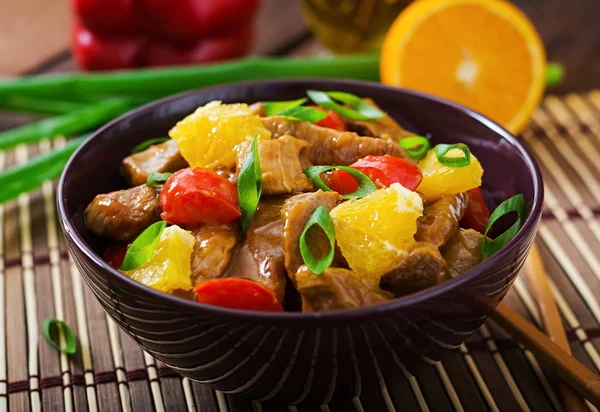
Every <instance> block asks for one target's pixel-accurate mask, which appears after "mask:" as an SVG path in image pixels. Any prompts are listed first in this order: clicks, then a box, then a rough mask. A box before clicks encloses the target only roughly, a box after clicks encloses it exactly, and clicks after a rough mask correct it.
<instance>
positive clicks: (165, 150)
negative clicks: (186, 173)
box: [121, 140, 188, 186]
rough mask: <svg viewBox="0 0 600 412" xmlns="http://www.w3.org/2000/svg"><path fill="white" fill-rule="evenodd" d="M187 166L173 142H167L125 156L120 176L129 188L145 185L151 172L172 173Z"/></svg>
mask: <svg viewBox="0 0 600 412" xmlns="http://www.w3.org/2000/svg"><path fill="white" fill-rule="evenodd" d="M187 166H188V164H187V162H186V161H185V160H184V159H183V157H182V156H181V153H180V152H179V147H177V143H176V142H175V140H167V141H166V142H164V143H161V144H157V145H154V146H150V147H149V148H148V149H146V150H144V151H143V152H139V153H134V154H132V155H130V156H127V157H126V158H125V159H123V160H122V161H121V174H122V175H123V176H124V177H125V179H127V181H128V182H129V184H130V185H131V186H138V185H141V184H144V183H146V180H148V175H149V174H150V173H151V172H160V173H165V172H171V173H173V172H176V171H178V170H180V169H183V168H184V167H187Z"/></svg>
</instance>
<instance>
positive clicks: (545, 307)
mask: <svg viewBox="0 0 600 412" xmlns="http://www.w3.org/2000/svg"><path fill="white" fill-rule="evenodd" d="M524 269H525V274H526V275H527V280H528V283H529V287H530V288H531V290H532V292H533V294H534V295H535V298H536V300H537V302H538V305H539V308H540V315H541V318H542V325H543V326H544V329H545V330H546V333H547V334H548V336H549V337H550V339H551V340H552V341H553V342H554V343H556V344H557V345H558V346H560V348H561V349H563V350H564V351H565V352H567V353H568V354H571V347H570V346H569V341H568V340H567V334H566V333H565V329H564V326H563V323H562V320H561V318H560V313H559V311H558V307H557V306H556V302H555V300H554V296H552V291H551V290H550V285H549V284H548V273H547V272H546V269H545V268H544V264H543V262H542V257H541V255H540V251H539V249H538V247H537V245H536V244H535V243H534V244H533V246H532V247H531V252H529V257H528V258H527V260H526V261H525V266H524ZM560 394H561V397H562V400H563V404H564V407H565V410H567V411H575V412H583V411H588V410H589V409H588V407H587V405H586V404H585V400H584V399H583V398H582V397H581V396H579V395H578V394H577V393H576V392H575V391H574V390H573V389H571V387H569V386H568V385H566V384H565V383H564V382H561V383H560Z"/></svg>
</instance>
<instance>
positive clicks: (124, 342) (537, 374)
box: [0, 0, 600, 412]
mask: <svg viewBox="0 0 600 412" xmlns="http://www.w3.org/2000/svg"><path fill="white" fill-rule="evenodd" d="M215 1H216V0H215ZM67 3H68V0H0V76H10V75H18V74H26V73H27V74H33V73H45V72H54V71H66V70H74V66H73V63H72V61H71V59H70V56H69V53H68V25H69V19H70V16H69V14H68V11H67ZM518 3H519V5H520V6H521V7H522V8H523V9H524V10H525V11H526V13H527V14H528V15H529V16H530V17H532V18H533V20H534V22H535V23H536V25H537V26H538V28H539V30H540V32H541V33H542V35H543V37H544V39H545V41H546V44H547V47H548V50H549V53H548V54H549V56H550V59H551V60H559V61H561V62H563V63H564V64H565V65H566V66H567V70H568V74H567V78H566V81H565V83H563V85H562V86H561V88H560V89H557V92H558V93H562V92H573V91H582V93H578V94H568V95H566V96H564V97H561V98H557V97H554V96H547V98H546V99H545V101H544V103H543V105H542V107H541V108H540V110H538V112H536V114H535V116H534V119H533V121H532V124H531V126H530V128H529V129H527V130H526V131H525V132H524V133H523V135H522V136H521V139H522V140H523V141H524V142H525V144H526V145H527V146H528V148H529V150H530V151H531V152H532V153H533V154H534V155H535V157H536V158H537V160H538V162H539V163H540V166H541V168H542V171H543V174H544V179H545V182H546V186H547V191H546V206H547V212H546V213H545V214H544V218H543V222H542V225H541V228H540V232H539V233H540V235H539V238H540V247H541V251H542V254H543V257H544V262H545V264H546V265H547V268H548V271H549V272H550V276H551V278H552V279H551V286H552V291H553V294H554V296H555V298H556V299H557V302H558V304H559V309H560V311H561V314H562V316H563V321H564V323H565V325H567V329H568V336H569V341H570V344H571V348H572V350H573V353H574V355H575V356H576V357H577V358H578V359H580V360H581V361H582V362H584V363H585V364H586V366H588V367H589V368H592V369H593V370H595V371H596V372H598V371H600V307H599V306H598V299H597V296H598V292H599V291H600V262H599V261H598V258H597V251H598V250H600V229H599V228H600V226H598V216H599V215H600V184H599V183H598V182H599V181H600V166H599V164H600V162H598V159H600V91H592V92H590V90H591V89H593V88H598V87H600V41H599V39H600V24H598V23H597V20H599V19H598V17H600V12H599V11H600V1H598V0H570V1H569V2H567V1H566V0H518ZM257 26H258V37H257V41H256V44H255V47H254V50H253V53H255V54H274V55H290V54H292V55H313V54H315V53H319V52H322V48H321V47H320V46H319V45H318V42H316V41H315V40H314V39H313V38H312V37H311V36H310V33H309V31H308V29H307V27H306V26H305V25H304V23H303V22H302V19H301V16H300V13H299V7H298V2H297V1H292V0H263V8H262V11H261V15H260V17H259V21H258V24H257ZM28 120H30V117H29V116H24V115H16V114H14V113H1V112H0V130H3V129H6V128H9V127H12V126H15V125H18V124H22V123H24V122H26V121H28ZM59 144H60V141H56V142H55V143H54V145H55V147H56V145H59ZM49 148H50V143H49V142H48V141H45V142H42V143H41V144H40V145H32V146H29V147H27V148H25V147H21V148H19V150H16V151H9V152H6V153H5V152H2V151H0V169H2V168H4V167H10V166H11V165H14V164H15V163H16V162H19V161H25V160H26V159H27V158H28V157H32V156H35V155H36V154H38V153H39V152H40V151H42V152H43V151H47V150H49ZM0 190H1V188H0ZM53 204H54V202H53V191H52V185H51V184H47V185H45V187H44V188H43V190H37V191H35V192H33V193H31V194H29V195H25V196H22V197H21V198H20V199H19V201H11V202H8V203H6V204H5V205H0V411H4V410H10V411H24V410H30V409H31V410H36V411H37V410H41V409H43V410H45V411H48V410H57V411H58V410H65V409H69V410H75V411H86V410H95V411H98V410H99V411H119V410H122V411H131V410H133V411H148V410H156V411H164V410H169V411H179V410H188V411H201V412H206V411H209V412H240V411H243V412H250V411H253V412H258V411H265V412H268V411H272V410H275V411H289V412H316V411H330V410H331V411H344V412H345V411H349V410H355V411H357V412H363V411H368V412H370V411H375V412H379V411H396V410H409V411H416V410H420V411H427V410H432V411H463V410H466V411H481V410H491V411H498V410H499V411H510V412H512V411H517V410H526V411H529V410H533V411H544V412H545V411H553V410H554V411H561V410H562V406H561V405H560V401H559V399H558V389H557V379H556V376H555V375H554V374H553V372H552V371H551V370H548V369H547V368H546V367H544V366H543V365H540V364H539V363H538V362H537V360H536V359H535V358H534V357H533V356H532V355H531V353H529V352H528V351H525V350H523V349H522V348H521V347H520V346H519V345H518V344H517V343H516V342H515V341H513V340H512V339H511V338H510V336H508V335H507V334H506V333H505V332H503V331H502V330H501V329H500V328H498V327H497V325H495V324H494V323H493V322H487V323H486V324H485V325H484V326H483V327H482V328H481V330H480V331H478V332H477V333H476V334H474V335H473V336H471V337H470V338H469V339H468V341H467V342H466V344H465V345H462V346H461V347H460V350H459V351H457V352H456V353H455V354H453V355H452V356H449V357H448V358H446V359H444V361H443V362H441V363H439V364H437V365H435V366H432V367H430V368H425V369H423V370H421V371H418V372H416V373H415V375H411V374H410V373H408V372H407V374H406V375H405V377H406V381H402V382H400V383H398V384H394V385H388V384H386V380H385V378H386V368H385V365H381V369H382V373H383V379H382V381H381V382H380V386H381V390H380V391H379V392H377V393H362V394H361V395H360V397H359V398H356V399H354V400H352V402H348V403H345V404H342V405H321V406H302V407H295V406H290V407H287V406H281V405H269V404H264V403H263V404H261V403H257V402H252V403H251V402H249V401H245V400H240V399H238V398H235V397H231V396H228V395H225V394H223V393H221V392H215V391H212V390H211V389H209V388H208V387H206V386H204V385H200V384H197V383H192V382H190V381H188V380H187V379H182V378H181V377H180V376H178V375H177V374H176V373H174V372H173V371H171V370H170V369H168V368H167V367H165V366H164V365H162V364H160V363H157V362H155V361H154V360H153V359H152V358H151V357H149V356H148V355H145V354H144V353H143V352H142V351H141V350H140V348H139V347H138V346H137V344H135V343H134V342H133V341H132V340H131V339H129V337H127V336H126V335H125V334H124V333H123V332H121V331H119V329H118V328H117V327H116V326H115V324H114V323H113V322H112V321H111V320H110V319H108V317H107V316H106V315H105V313H104V311H103V310H102V308H101V307H100V306H99V304H98V303H97V301H96V300H95V298H94V296H93V295H92V293H91V292H90V290H89V289H88V288H87V287H85V285H83V284H82V282H81V278H80V277H79V275H78V274H77V271H76V269H74V266H73V265H72V263H71V262H70V260H69V258H68V255H67V253H66V250H65V245H64V241H63V239H62V237H61V236H59V235H58V234H59V232H58V231H59V229H58V227H57V226H56V220H55V218H54V213H55V211H54V208H53ZM26 262H33V264H34V267H33V268H32V267H31V266H30V265H31V263H29V264H26ZM28 265H29V266H28ZM505 302H506V303H508V304H509V305H511V306H512V307H513V308H515V309H516V310H517V311H519V312H520V313H521V314H523V315H524V316H526V317H527V318H528V319H529V320H530V321H531V322H536V320H538V318H539V313H538V309H537V306H536V302H535V300H534V299H533V298H532V295H531V291H530V289H529V288H528V286H527V284H526V282H524V278H523V277H521V278H519V280H518V281H517V283H516V284H515V286H514V287H513V288H512V290H511V292H509V294H508V296H507V298H506V299H505ZM59 308H60V311H62V313H63V315H62V316H60V315H59V314H58V313H59ZM48 316H59V317H62V318H63V319H65V320H66V322H67V323H68V324H69V325H71V326H72V327H73V329H74V331H75V333H76V334H77V336H78V338H79V341H80V349H81V350H80V351H78V353H77V355H76V356H74V357H72V358H71V359H70V361H66V359H62V358H59V357H58V356H57V353H56V351H54V350H53V349H51V348H50V347H49V346H48V345H47V344H46V343H45V342H44V341H43V339H41V340H39V341H38V339H40V337H39V331H38V328H39V324H41V321H42V319H44V318H45V317H48ZM65 382H66V383H65ZM593 410H595V409H592V411H593Z"/></svg>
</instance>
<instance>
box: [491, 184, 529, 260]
mask: <svg viewBox="0 0 600 412" xmlns="http://www.w3.org/2000/svg"><path fill="white" fill-rule="evenodd" d="M511 212H517V216H518V218H517V221H516V222H515V223H513V225H512V226H511V227H510V228H508V230H506V232H504V233H502V234H501V235H499V236H498V237H496V239H494V240H492V241H489V240H488V237H487V234H488V232H489V230H490V228H491V227H492V225H493V224H494V223H495V222H496V221H497V220H498V219H500V218H501V217H502V216H504V215H507V214H509V213H511ZM524 221H525V199H524V197H523V195H522V194H518V195H515V196H513V197H511V198H510V199H506V200H505V201H504V202H502V203H500V204H499V205H498V207H497V208H496V210H494V212H493V213H492V214H491V216H490V219H489V220H488V223H487V226H486V228H485V233H484V234H483V241H482V243H481V257H482V258H483V260H485V259H487V258H489V257H490V256H492V255H493V254H494V253H496V252H497V251H499V250H500V249H501V248H502V247H504V246H505V245H506V244H507V243H508V242H510V241H511V239H512V238H514V237H515V236H516V235H517V233H518V232H519V230H520V229H521V227H522V226H523V223H524Z"/></svg>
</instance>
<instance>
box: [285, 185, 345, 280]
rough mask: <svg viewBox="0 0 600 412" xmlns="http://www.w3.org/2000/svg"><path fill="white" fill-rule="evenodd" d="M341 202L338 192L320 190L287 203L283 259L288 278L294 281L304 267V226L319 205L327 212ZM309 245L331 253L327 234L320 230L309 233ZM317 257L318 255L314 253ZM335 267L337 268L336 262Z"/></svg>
mask: <svg viewBox="0 0 600 412" xmlns="http://www.w3.org/2000/svg"><path fill="white" fill-rule="evenodd" d="M340 200H341V197H340V195H339V194H338V193H337V192H323V191H322V190H319V191H317V192H312V193H303V194H301V195H297V196H294V197H291V198H289V199H287V200H286V201H285V203H284V204H283V208H282V209H281V217H282V219H283V237H282V245H283V257H284V262H285V268H286V269H287V272H288V276H289V277H290V278H291V279H292V280H294V275H295V274H296V272H297V271H298V268H299V267H300V266H301V265H302V256H300V235H302V232H303V231H304V226H306V222H307V221H308V218H309V217H310V216H311V215H312V214H313V212H314V211H315V209H316V208H317V207H318V206H319V205H323V206H325V208H326V209H327V210H331V209H333V208H334V207H335V205H336V203H337V202H338V201H340ZM307 243H308V244H310V245H313V246H314V249H316V250H324V251H325V253H327V252H328V251H329V248H330V244H329V240H328V239H327V237H326V236H325V234H324V233H323V232H322V231H321V230H319V231H314V232H313V230H312V229H311V230H309V231H308V232H307ZM313 253H314V254H315V256H316V255H317V254H316V253H315V252H313ZM333 266H337V265H336V263H335V262H334V264H333Z"/></svg>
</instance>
